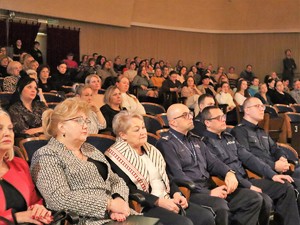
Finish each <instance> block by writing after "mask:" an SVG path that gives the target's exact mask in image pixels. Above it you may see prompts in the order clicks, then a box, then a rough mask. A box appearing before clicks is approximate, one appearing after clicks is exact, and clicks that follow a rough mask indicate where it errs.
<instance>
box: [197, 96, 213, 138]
mask: <svg viewBox="0 0 300 225" xmlns="http://www.w3.org/2000/svg"><path fill="white" fill-rule="evenodd" d="M198 105H199V114H198V115H197V116H196V117H195V118H194V128H193V129H192V130H191V132H192V133H193V134H196V135H198V136H202V135H203V132H204V131H205V130H206V128H205V125H204V124H203V122H202V116H201V112H202V111H203V109H204V108H206V107H207V106H212V105H216V102H215V99H214V97H213V96H212V95H210V94H203V95H201V96H200V97H199V98H198Z"/></svg>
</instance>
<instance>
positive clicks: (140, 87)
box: [132, 66, 158, 98]
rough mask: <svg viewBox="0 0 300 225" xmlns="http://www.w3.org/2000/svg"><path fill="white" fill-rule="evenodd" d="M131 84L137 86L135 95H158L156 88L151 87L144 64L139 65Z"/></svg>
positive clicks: (151, 83)
mask: <svg viewBox="0 0 300 225" xmlns="http://www.w3.org/2000/svg"><path fill="white" fill-rule="evenodd" d="M132 85H133V87H136V88H137V96H149V97H156V98H157V97H158V92H157V90H153V89H151V88H154V85H153V82H152V80H151V78H150V76H149V74H148V73H147V70H146V67H145V66H142V67H139V69H138V72H137V75H136V76H135V77H134V79H133V81H132Z"/></svg>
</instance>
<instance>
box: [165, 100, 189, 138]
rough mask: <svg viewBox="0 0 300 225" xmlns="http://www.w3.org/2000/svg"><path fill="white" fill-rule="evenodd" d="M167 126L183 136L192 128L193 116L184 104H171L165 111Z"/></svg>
mask: <svg viewBox="0 0 300 225" xmlns="http://www.w3.org/2000/svg"><path fill="white" fill-rule="evenodd" d="M167 118H168V120H169V126H170V127H171V128H172V129H174V130H176V131H178V132H180V133H183V134H187V132H188V131H189V130H191V129H193V128H194V123H193V115H192V114H191V113H190V110H189V108H188V107H187V106H186V105H184V104H179V103H178V104H173V105H171V106H170V107H169V108H168V110H167Z"/></svg>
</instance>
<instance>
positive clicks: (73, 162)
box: [31, 98, 130, 224]
mask: <svg viewBox="0 0 300 225" xmlns="http://www.w3.org/2000/svg"><path fill="white" fill-rule="evenodd" d="M88 114H89V106H88V103H86V102H81V101H78V99H75V98H70V99H66V100H65V101H63V102H61V103H60V104H59V105H57V106H56V107H55V109H54V110H53V109H49V110H47V111H45V113H44V114H43V128H44V132H45V134H46V135H47V136H49V137H51V139H50V140H49V142H48V144H47V145H46V146H44V147H42V148H40V149H39V151H37V152H36V153H35V154H34V156H33V158H32V163H31V174H32V177H33V180H34V181H35V183H36V186H37V188H38V190H39V191H40V193H41V195H42V196H43V197H44V199H45V202H46V204H47V207H48V208H49V209H51V210H55V211H58V210H62V209H63V210H70V211H74V212H76V213H77V214H78V215H79V216H80V219H79V224H104V223H107V222H109V221H110V220H111V219H112V220H117V221H124V220H126V217H128V216H129V215H130V208H129V206H128V203H127V200H128V188H127V186H126V184H125V182H124V181H123V180H122V179H121V178H119V177H118V176H117V175H116V174H114V173H113V172H112V170H111V167H110V165H109V163H108V162H107V160H106V159H105V157H104V155H103V154H102V153H101V151H99V150H98V149H96V148H95V147H94V146H92V145H90V144H88V143H85V141H86V138H87V135H88V132H87V127H88V124H89V123H90V120H89V119H88V117H87V115H88Z"/></svg>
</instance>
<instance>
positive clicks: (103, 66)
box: [101, 60, 109, 70]
mask: <svg viewBox="0 0 300 225" xmlns="http://www.w3.org/2000/svg"><path fill="white" fill-rule="evenodd" d="M107 63H109V62H108V61H107V60H105V61H104V62H103V64H102V66H101V69H103V70H104V69H105V65H106V64H107Z"/></svg>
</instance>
